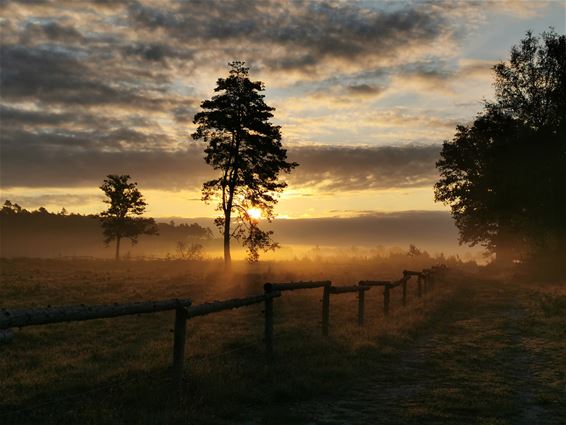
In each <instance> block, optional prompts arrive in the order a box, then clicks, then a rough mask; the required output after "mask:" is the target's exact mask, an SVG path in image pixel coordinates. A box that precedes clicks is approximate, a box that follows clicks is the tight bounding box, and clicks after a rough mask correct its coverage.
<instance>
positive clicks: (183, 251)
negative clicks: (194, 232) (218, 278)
mask: <svg viewBox="0 0 566 425" xmlns="http://www.w3.org/2000/svg"><path fill="white" fill-rule="evenodd" d="M203 250H204V247H203V246H202V244H200V243H195V242H192V243H187V242H185V241H178V242H177V254H178V256H179V258H181V259H183V260H193V261H201V260H202V259H203V258H204V256H203Z"/></svg>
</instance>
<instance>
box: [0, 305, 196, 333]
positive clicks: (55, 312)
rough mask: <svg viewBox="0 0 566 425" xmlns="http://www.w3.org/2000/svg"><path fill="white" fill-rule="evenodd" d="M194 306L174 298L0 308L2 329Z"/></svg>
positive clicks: (0, 326)
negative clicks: (28, 307) (118, 302)
mask: <svg viewBox="0 0 566 425" xmlns="http://www.w3.org/2000/svg"><path fill="white" fill-rule="evenodd" d="M190 305H191V300H188V299H171V300H162V301H144V302H137V303H122V304H117V303H116V304H101V305H90V306H89V305H84V304H80V305H68V306H61V307H45V308H32V309H19V310H6V309H2V310H0V329H8V328H15V327H17V328H21V327H24V326H32V325H47V324H50V323H60V322H76V321H82V320H93V319H104V318H110V317H118V316H127V315H132V314H143V313H155V312H158V311H166V310H174V309H176V308H177V307H179V306H180V307H188V306H190Z"/></svg>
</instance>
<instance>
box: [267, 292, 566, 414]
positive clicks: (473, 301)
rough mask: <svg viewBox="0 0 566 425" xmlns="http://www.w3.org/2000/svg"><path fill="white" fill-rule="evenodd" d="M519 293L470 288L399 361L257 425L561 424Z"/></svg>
mask: <svg viewBox="0 0 566 425" xmlns="http://www.w3.org/2000/svg"><path fill="white" fill-rule="evenodd" d="M527 301H528V297H527V294H526V292H525V290H521V289H517V288H512V287H511V286H510V285H509V284H503V283H498V282H474V287H473V289H472V288H471V287H470V286H468V287H465V288H462V289H461V290H459V291H458V292H457V293H456V295H455V297H454V299H453V300H452V301H451V302H450V303H449V304H448V305H446V306H445V307H444V308H443V311H441V312H439V313H440V314H438V315H437V317H438V318H437V319H436V320H435V322H434V323H432V324H430V326H428V327H427V329H426V330H425V331H423V333H422V334H421V335H420V336H419V337H418V338H417V339H416V340H415V341H414V342H413V343H412V344H411V346H410V347H407V349H406V350H404V352H403V353H402V354H401V355H398V356H397V357H396V358H395V359H393V360H392V361H391V362H388V364H383V365H381V366H380V368H379V373H377V374H373V373H372V376H368V377H367V378H365V379H363V380H360V381H358V383H357V384H356V385H355V386H354V387H351V388H347V389H344V390H343V391H342V395H341V396H337V397H333V398H332V399H324V400H310V401H306V402H301V403H296V404H292V405H279V406H276V407H274V408H273V409H270V412H269V413H267V414H265V415H264V416H263V417H262V418H261V419H260V421H259V422H258V423H263V424H297V425H310V424H329V425H330V424H333V425H336V424H417V423H418V424H422V423H429V424H437V423H443V424H445V423H449V424H463V423H466V424H468V423H474V424H525V425H527V424H529V425H531V424H564V423H566V406H564V405H560V403H557V402H556V401H554V402H548V401H546V402H545V401H544V394H546V393H548V392H549V388H548V387H547V386H546V383H545V382H544V380H543V379H542V378H541V376H540V375H541V374H540V372H541V371H543V370H545V369H548V368H552V367H553V365H552V364H549V360H548V359H546V358H545V356H544V352H542V353H541V352H540V351H539V352H538V353H535V352H534V351H533V350H532V349H530V348H529V346H530V345H532V344H529V343H528V339H529V338H530V337H529V335H525V334H524V332H523V329H524V326H523V322H524V320H525V318H526V316H527V310H526V309H527V304H526V303H527Z"/></svg>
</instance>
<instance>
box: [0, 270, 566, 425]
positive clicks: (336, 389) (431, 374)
mask: <svg viewBox="0 0 566 425" xmlns="http://www.w3.org/2000/svg"><path fill="white" fill-rule="evenodd" d="M1 266H2V270H1V273H2V274H1V277H2V279H1V286H0V299H1V300H2V302H1V305H0V306H1V307H5V308H8V307H9V308H17V307H33V306H44V305H62V304H73V303H106V302H116V301H119V302H125V301H139V300H146V299H165V298H171V297H177V298H185V297H186V298H191V299H193V300H194V302H195V303H201V302H205V301H210V300H213V299H224V298H229V297H233V296H245V295H251V294H256V293H260V292H261V285H262V284H263V283H264V282H265V281H268V280H269V281H285V280H296V279H321V278H324V279H332V280H333V282H334V284H338V285H339V284H353V283H355V282H357V281H358V280H360V279H368V278H369V279H375V278H380V279H384V278H393V277H400V271H401V270H402V269H403V268H404V266H407V268H417V267H420V268H422V267H425V266H426V264H405V265H403V264H401V263H391V264H389V265H388V266H387V265H385V264H380V265H379V266H380V267H376V265H375V264H372V263H371V262H369V261H360V262H359V263H357V264H353V265H352V264H343V265H340V264H336V262H334V263H328V264H313V263H312V262H310V263H303V264H297V263H286V264H278V263H273V264H267V265H264V266H262V267H260V268H258V267H252V268H250V267H247V266H244V265H238V267H237V268H236V270H235V274H234V277H233V279H232V281H231V282H227V281H226V280H225V279H224V278H223V277H222V275H221V274H219V273H217V272H216V271H215V270H217V269H218V267H219V264H218V263H215V262H205V263H188V262H174V261H155V262H153V261H152V262H149V261H146V262H143V261H141V262H123V263H121V264H115V263H113V262H106V261H78V260H77V261H56V260H3V261H2V263H1ZM414 290H415V288H414V286H413V287H412V288H410V296H411V299H410V303H409V306H408V307H407V308H405V309H402V308H401V307H400V299H399V297H400V290H394V291H393V298H392V307H393V311H392V315H391V317H390V318H389V319H387V320H384V318H383V317H382V313H381V299H382V298H381V290H377V289H372V290H371V291H370V292H369V293H368V294H367V296H366V315H367V320H366V325H365V326H364V327H363V328H359V327H358V326H357V324H356V314H357V300H356V296H355V295H354V294H352V295H340V296H337V297H333V298H332V303H331V304H332V306H331V330H330V333H331V336H330V337H329V338H323V337H322V336H321V335H320V308H321V307H320V298H321V297H320V295H321V291H320V290H308V291H303V292H301V293H289V294H284V295H283V297H282V298H280V299H277V300H276V301H275V340H274V343H275V361H274V364H273V366H272V367H268V366H267V365H266V363H265V360H264V355H263V345H262V337H263V335H262V332H263V314H262V306H261V305H257V306H251V307H246V308H243V309H240V310H234V311H230V312H223V313H219V314H214V315H211V316H205V317H201V318H195V319H192V320H190V321H189V324H188V339H187V371H186V387H185V398H184V401H183V404H182V405H181V407H180V408H178V406H177V404H176V402H175V398H174V394H173V392H172V387H171V382H170V379H169V376H170V370H169V368H170V364H171V357H172V333H171V330H172V326H173V313H172V312H166V313H157V314H147V315H140V316H132V317H122V318H114V319H100V320H94V321H88V322H82V323H81V322H77V323H66V324H54V325H48V326H37V327H30V328H23V329H21V330H15V336H14V338H13V340H11V341H10V342H9V343H6V344H3V345H0V394H2V399H1V402H0V403H1V404H0V423H7V424H10V423H14V424H16V423H17V424H27V423H29V424H32V423H33V424H43V423H46V424H47V423H49V424H55V423H57V424H64V423H68V424H77V423H81V424H82V423H92V424H106V423H143V424H154V423H163V424H169V423H184V424H186V423H194V424H222V423H266V424H268V423H273V424H286V423H288V424H291V423H293V424H294V423H298V424H301V423H304V424H307V423H333V424H338V423H376V422H375V420H374V419H375V418H376V417H378V416H379V418H381V421H382V422H383V423H411V422H414V423H421V422H428V423H438V422H439V421H442V422H450V423H485V424H487V423H494V424H495V423H497V424H507V423H508V424H512V423H519V422H520V421H523V423H529V422H525V421H527V420H529V419H533V418H534V419H541V418H542V419H543V420H546V421H547V422H544V421H543V420H541V421H539V422H538V423H550V424H552V423H560V420H562V419H563V417H561V416H560V415H561V409H560V406H564V405H566V404H563V403H565V400H566V398H565V391H564V388H565V387H566V385H565V383H566V380H565V374H566V365H565V363H564V362H565V361H564V359H565V358H566V347H565V343H564V340H566V338H565V336H566V335H565V329H566V319H565V316H566V291H565V290H564V287H559V286H554V287H553V286H548V285H546V286H537V287H536V288H535V287H532V286H529V287H526V286H521V285H519V284H505V283H501V282H498V281H485V280H481V279H479V278H477V277H474V278H472V277H460V276H451V278H450V279H449V281H447V282H445V283H444V284H442V285H439V288H438V290H437V291H436V292H435V293H434V294H433V296H431V297H427V298H426V299H424V300H416V299H414V294H415V291H414ZM516 387H520V388H528V391H526V390H522V389H521V390H520V391H516V389H517V388H516ZM497 400H499V401H497ZM337 406H338V407H337ZM524 406H527V407H525V408H524V409H526V410H525V412H526V413H525V412H523V410H524V409H523V407H524ZM522 409H523V410H522ZM372 418H373V419H372ZM472 419H473V421H472ZM387 421H389V422H387ZM530 423H533V422H530ZM535 423H536V422H535Z"/></svg>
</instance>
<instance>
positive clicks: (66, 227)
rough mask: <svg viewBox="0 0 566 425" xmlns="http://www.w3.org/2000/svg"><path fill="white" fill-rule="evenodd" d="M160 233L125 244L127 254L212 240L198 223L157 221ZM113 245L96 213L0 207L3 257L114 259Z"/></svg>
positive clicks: (175, 250) (166, 251)
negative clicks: (109, 243) (108, 243)
mask: <svg viewBox="0 0 566 425" xmlns="http://www.w3.org/2000/svg"><path fill="white" fill-rule="evenodd" d="M157 226H158V232H159V235H158V236H140V240H139V243H138V244H137V245H130V244H129V243H125V244H124V247H123V253H124V255H126V256H127V255H128V254H129V255H132V256H159V257H163V256H166V255H171V256H175V255H179V254H180V252H179V245H180V244H179V243H181V246H183V245H184V246H185V247H186V246H188V245H189V246H190V244H200V245H204V247H205V248H206V245H207V244H209V243H210V242H211V241H212V232H211V230H210V229H209V228H207V227H203V226H201V225H199V224H197V223H193V224H187V223H182V224H178V225H176V224H175V223H174V222H170V223H158V224H157ZM113 255H114V250H113V247H112V246H110V247H106V246H105V245H104V237H103V234H102V227H101V223H100V219H99V217H98V216H97V215H81V214H73V213H71V214H69V213H68V212H67V211H66V210H65V209H64V208H63V209H62V210H61V211H60V212H58V213H52V212H49V211H47V210H46V209H45V208H43V207H41V208H38V209H37V210H33V211H28V210H26V209H25V208H22V207H21V206H19V205H18V204H16V203H12V202H10V201H6V202H5V203H4V205H3V207H2V209H1V210H0V256H2V257H24V256H25V257H58V256H96V257H108V258H111V257H112V256H113Z"/></svg>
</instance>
